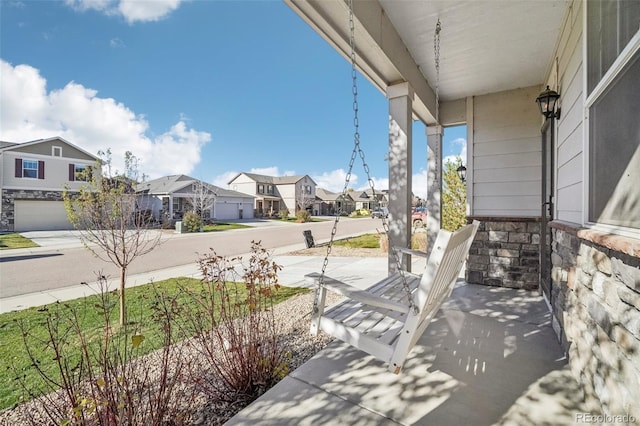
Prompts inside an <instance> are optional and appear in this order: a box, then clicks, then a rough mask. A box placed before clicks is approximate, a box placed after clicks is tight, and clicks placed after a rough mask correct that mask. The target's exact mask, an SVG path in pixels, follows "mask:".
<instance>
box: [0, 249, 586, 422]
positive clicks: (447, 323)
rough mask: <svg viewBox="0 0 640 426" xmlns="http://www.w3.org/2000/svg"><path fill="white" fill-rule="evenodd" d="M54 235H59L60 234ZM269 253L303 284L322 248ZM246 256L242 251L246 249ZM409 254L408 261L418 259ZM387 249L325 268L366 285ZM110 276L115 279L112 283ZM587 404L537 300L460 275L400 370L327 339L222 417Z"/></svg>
mask: <svg viewBox="0 0 640 426" xmlns="http://www.w3.org/2000/svg"><path fill="white" fill-rule="evenodd" d="M58 243H60V242H58ZM299 248H302V245H297V246H292V247H284V248H281V249H279V250H277V251H275V252H274V253H273V254H274V261H275V262H276V263H278V264H280V265H282V266H283V270H282V271H280V273H279V279H280V282H281V284H283V285H287V286H296V285H297V286H306V285H308V284H307V283H305V282H304V279H303V277H304V275H305V274H306V273H309V272H319V271H320V270H321V267H322V262H323V257H322V256H289V255H287V254H286V253H288V252H290V251H291V250H295V249H299ZM244 257H245V258H247V256H244ZM421 262H424V261H423V260H422V259H419V260H416V261H415V262H414V265H413V270H414V271H418V270H420V269H421V268H424V263H421ZM386 263H387V262H386V258H384V257H381V258H353V257H350V258H332V259H331V261H330V263H329V266H328V269H327V274H328V275H330V276H332V277H334V278H338V279H340V280H343V281H347V282H349V283H351V284H352V285H356V286H358V287H361V288H366V287H368V286H370V285H371V284H373V283H374V282H376V281H378V280H379V279H380V278H381V277H383V276H385V275H386V273H387V272H386ZM177 276H194V277H195V276H198V270H197V267H196V265H195V264H193V265H186V266H181V267H176V268H168V269H164V270H159V271H153V272H151V273H146V274H138V275H131V276H129V277H128V284H127V285H128V286H135V285H140V284H145V283H148V282H149V281H151V280H154V281H159V280H162V279H165V278H171V277H177ZM112 285H113V284H112ZM94 292H95V289H94V288H92V285H88V286H75V287H68V288H63V289H59V290H53V291H48V292H41V293H35V294H29V295H23V296H17V297H12V298H5V299H1V300H0V312H7V311H11V310H14V309H24V308H27V307H30V306H39V305H43V304H46V303H51V302H54V301H56V300H68V299H73V298H77V297H82V296H84V295H89V294H93V293H94ZM585 412H587V411H586V409H585V408H584V405H583V403H582V401H581V399H580V389H579V387H578V385H577V383H576V381H575V380H574V379H573V377H572V376H571V374H570V373H569V371H568V367H567V366H566V360H565V358H564V355H563V353H562V351H561V348H560V345H559V344H558V341H557V339H556V336H555V334H554V333H553V330H552V329H551V325H550V315H549V311H548V309H547V306H546V304H545V302H544V301H543V299H542V298H541V297H540V296H538V295H537V294H535V293H531V292H525V291H521V290H511V289H504V288H493V287H485V286H476V285H470V284H466V283H464V282H462V281H461V282H460V283H459V284H458V286H457V287H456V289H455V290H454V292H453V295H452V297H451V298H450V300H449V301H447V302H446V303H445V305H444V306H443V308H442V309H441V310H440V312H439V314H438V315H437V316H436V318H435V319H434V320H433V321H432V323H431V324H430V326H429V327H428V328H427V330H426V332H425V334H424V335H423V336H422V338H421V339H420V341H419V342H418V344H417V346H416V347H415V348H414V350H413V352H412V354H411V356H410V358H409V359H408V361H407V363H406V365H405V369H404V370H403V373H402V374H401V375H399V376H396V375H393V374H391V373H389V372H388V371H387V369H386V366H385V365H384V364H383V363H381V362H380V361H377V360H375V359H374V358H372V357H371V356H368V355H366V354H365V353H363V352H361V351H358V350H356V349H354V348H352V347H349V346H347V345H345V344H343V343H341V342H337V341H336V342H334V343H332V344H330V345H329V346H328V347H326V348H325V349H324V350H322V351H320V352H319V353H318V354H316V355H315V356H314V357H313V358H312V359H311V360H309V361H308V362H307V363H306V364H304V365H302V366H301V367H300V368H298V369H297V370H295V371H293V372H292V373H291V374H290V375H289V376H287V377H286V378H285V379H283V380H282V381H281V382H280V383H278V384H277V385H276V386H275V387H273V388H272V389H271V390H269V391H268V392H267V393H265V394H264V395H263V396H261V397H260V398H259V399H257V400H256V401H254V403H253V404H251V405H250V406H248V407H247V408H245V409H244V410H242V411H241V412H240V413H238V414H237V415H236V416H235V417H233V418H232V419H231V420H230V421H229V422H228V424H229V425H255V424H260V425H314V426H315V425H394V424H399V425H464V424H467V425H474V426H475V425H493V424H502V425H532V424H536V425H543V424H547V425H565V424H566V425H569V424H575V419H576V415H577V414H578V413H585Z"/></svg>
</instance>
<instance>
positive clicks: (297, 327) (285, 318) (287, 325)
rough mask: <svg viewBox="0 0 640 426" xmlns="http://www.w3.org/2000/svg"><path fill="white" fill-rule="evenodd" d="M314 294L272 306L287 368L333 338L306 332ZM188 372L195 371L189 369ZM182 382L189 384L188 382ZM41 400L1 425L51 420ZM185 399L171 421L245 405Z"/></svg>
mask: <svg viewBox="0 0 640 426" xmlns="http://www.w3.org/2000/svg"><path fill="white" fill-rule="evenodd" d="M313 298H314V293H313V292H310V293H307V294H303V295H299V296H295V297H292V298H291V299H289V300H287V301H285V302H283V303H280V304H278V305H276V306H275V307H274V315H275V318H276V320H277V321H278V322H279V324H280V327H281V329H280V330H281V336H282V337H281V339H282V340H281V342H282V347H283V348H284V349H285V350H287V351H290V353H291V359H290V360H289V370H290V371H293V370H295V369H296V368H298V367H299V366H300V365H302V364H303V363H305V362H306V361H307V360H309V359H310V358H311V357H313V356H314V355H315V354H316V353H317V352H318V351H320V350H321V349H322V348H324V347H325V346H326V345H327V344H328V343H329V342H331V340H332V338H331V337H329V336H328V335H326V334H320V335H318V336H311V335H310V334H309V321H310V316H311V309H312V306H313ZM339 300H340V297H339V296H336V295H331V294H329V295H328V300H327V302H328V303H329V304H332V303H335V302H337V301H339ZM154 355H155V354H149V355H146V356H145V358H146V359H144V360H143V362H141V364H143V365H145V364H146V365H149V364H152V363H153V361H152V360H153V358H152V357H153V356H154ZM189 356H194V357H195V356H197V355H196V354H189ZM136 362H137V361H136ZM189 364H190V366H191V368H193V366H197V365H198V364H199V363H198V360H197V359H191V361H190V362H189ZM208 373H209V372H208V371H202V372H201V373H198V372H197V371H196V372H195V374H196V375H197V374H202V375H206V374H208ZM191 374H194V373H193V372H192V373H191ZM185 386H190V385H188V384H187V385H185ZM180 393H182V394H189V391H188V389H181V392H180ZM50 396H51V395H50ZM54 396H55V394H54ZM41 403H42V402H41V401H37V400H36V401H30V402H27V403H24V404H21V405H19V406H18V407H16V408H14V409H13V410H4V411H2V412H0V425H6V426H19V425H34V424H35V425H49V424H50V421H48V420H47V419H46V417H45V416H44V414H43V413H42V410H41V408H40V407H39V405H40V404H41ZM187 403H188V406H186V407H180V410H179V411H182V410H184V416H183V418H182V419H179V420H178V419H175V420H174V422H172V423H171V424H175V425H221V424H223V423H224V422H226V421H227V420H228V419H230V418H231V417H233V416H234V415H235V414H236V413H237V412H239V411H240V410H242V409H243V408H244V406H239V405H237V404H222V403H219V402H216V401H211V400H210V399H209V398H207V397H206V396H204V395H198V394H196V395H195V396H194V397H193V398H189V400H188V402H187Z"/></svg>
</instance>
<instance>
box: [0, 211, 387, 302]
mask: <svg viewBox="0 0 640 426" xmlns="http://www.w3.org/2000/svg"><path fill="white" fill-rule="evenodd" d="M332 226H333V222H332V221H327V222H313V223H304V224H296V223H277V222H275V224H269V225H268V226H260V227H255V228H250V229H238V230H231V231H224V232H209V233H203V234H181V235H176V234H173V233H170V232H169V233H167V234H166V237H164V238H163V239H162V243H161V244H160V245H159V246H157V247H156V248H155V249H154V250H153V251H152V252H150V253H147V254H146V255H144V256H142V257H139V258H137V259H136V260H134V261H133V263H132V264H131V265H130V267H129V269H128V273H129V274H134V273H143V272H150V271H155V270H159V269H164V268H170V267H174V266H182V265H187V264H191V263H194V262H196V260H197V259H198V257H199V255H200V254H205V253H209V252H210V250H211V249H214V250H215V251H216V253H217V254H219V255H223V256H233V255H241V254H246V253H248V252H249V250H250V247H251V241H261V242H262V245H263V247H265V248H267V249H277V248H282V247H287V246H292V245H299V246H300V247H304V237H303V234H302V231H304V230H307V229H309V230H311V232H312V234H313V237H314V239H315V240H316V241H325V240H328V239H329V238H330V236H331V228H332ZM376 227H380V221H379V220H372V219H366V218H363V219H349V218H342V219H340V222H339V224H338V229H337V233H336V237H341V236H347V235H353V234H361V233H366V232H375V229H376ZM97 273H101V274H103V275H106V276H108V277H111V278H115V277H118V276H119V270H118V269H117V268H116V267H115V266H113V265H112V264H110V263H107V262H104V261H102V260H100V259H98V258H96V257H95V256H94V255H93V254H92V253H91V252H90V251H88V250H87V249H85V248H81V247H73V248H63V247H47V248H39V249H37V250H31V251H25V250H20V251H15V252H13V253H12V251H4V252H2V257H1V258H0V298H4V297H11V296H18V295H21V294H27V293H32V292H36V291H44V290H51V289H56V288H62V287H67V286H71V285H77V284H80V283H82V282H93V281H95V280H96V274H97Z"/></svg>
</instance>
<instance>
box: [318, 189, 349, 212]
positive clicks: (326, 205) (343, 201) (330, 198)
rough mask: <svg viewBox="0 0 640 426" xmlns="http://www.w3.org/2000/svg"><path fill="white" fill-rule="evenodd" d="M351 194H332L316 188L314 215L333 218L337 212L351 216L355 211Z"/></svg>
mask: <svg viewBox="0 0 640 426" xmlns="http://www.w3.org/2000/svg"><path fill="white" fill-rule="evenodd" d="M351 195H352V194H351V193H347V194H346V195H345V196H343V195H342V193H341V192H331V191H327V190H326V189H323V188H316V201H315V203H314V204H313V211H314V213H313V214H314V215H316V216H317V215H320V216H333V215H335V214H336V211H340V212H342V213H344V214H349V213H351V212H352V211H353V210H355V202H354V201H353V198H351Z"/></svg>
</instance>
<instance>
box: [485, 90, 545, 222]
mask: <svg viewBox="0 0 640 426" xmlns="http://www.w3.org/2000/svg"><path fill="white" fill-rule="evenodd" d="M539 92H540V88H539V87H529V88H526V89H517V90H512V91H508V92H501V93H493V94H490V95H485V96H478V97H476V98H474V112H473V114H474V148H473V155H474V158H473V168H474V188H473V210H474V211H473V214H474V215H490V216H496V215H499V216H539V214H540V186H541V185H540V168H541V158H540V113H539V111H538V107H537V105H536V104H535V98H536V97H537V96H538V94H539Z"/></svg>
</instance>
